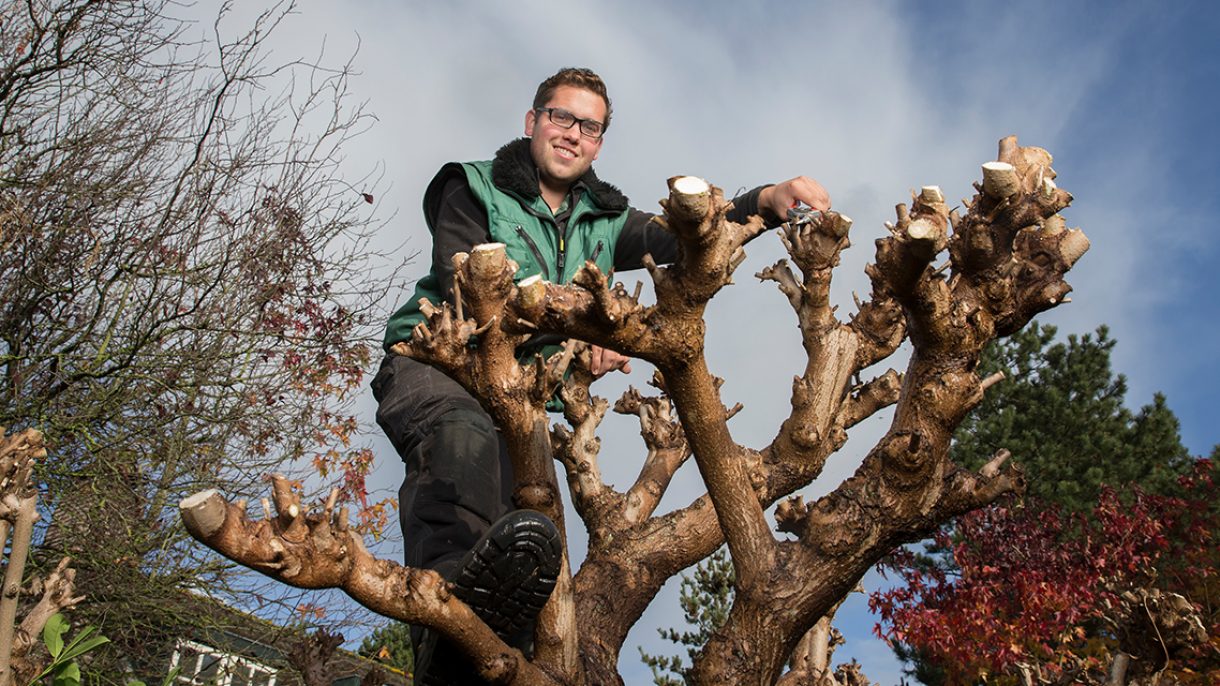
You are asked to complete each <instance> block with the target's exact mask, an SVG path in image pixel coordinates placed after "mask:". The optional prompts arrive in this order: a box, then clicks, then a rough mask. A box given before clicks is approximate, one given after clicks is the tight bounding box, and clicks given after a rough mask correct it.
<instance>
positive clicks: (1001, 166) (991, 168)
mask: <svg viewBox="0 0 1220 686" xmlns="http://www.w3.org/2000/svg"><path fill="white" fill-rule="evenodd" d="M1020 189H1021V183H1020V180H1019V179H1018V178H1017V168H1016V167H1014V166H1012V165H1011V164H1009V163H1007V162H987V163H985V164H984V165H983V193H985V194H987V195H988V196H990V197H992V198H995V199H996V200H1006V199H1007V198H1009V197H1011V196H1013V195H1016V193H1017V191H1019V190H1020Z"/></svg>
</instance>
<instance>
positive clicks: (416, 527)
mask: <svg viewBox="0 0 1220 686" xmlns="http://www.w3.org/2000/svg"><path fill="white" fill-rule="evenodd" d="M611 114H612V111H611V105H610V97H609V96H608V95H607V94H606V86H605V84H604V83H603V82H602V80H601V78H600V77H599V76H598V75H597V74H595V73H593V72H592V71H590V70H588V69H576V68H565V69H561V70H560V71H559V72H558V73H556V74H555V75H554V76H552V77H550V78H548V79H547V80H545V81H543V82H542V84H540V85H539V86H538V90H537V92H536V93H535V95H534V102H533V106H532V107H531V108H530V110H529V111H528V112H526V114H525V135H526V138H522V139H518V140H515V141H513V142H511V143H509V144H507V145H505V146H504V147H503V148H501V149H500V150H499V151H498V152H497V153H496V155H495V158H494V159H492V160H488V161H483V162H468V163H450V164H447V165H445V166H444V167H442V168H441V170H440V171H439V172H438V173H437V175H436V177H435V178H434V179H433V180H432V183H431V184H429V186H428V189H427V191H426V192H425V194H424V217H425V219H426V220H427V222H428V228H429V229H430V230H431V232H432V236H433V245H432V269H431V271H430V272H429V273H428V275H427V276H425V277H424V278H422V279H420V281H419V283H418V284H417V286H416V289H415V293H414V295H413V296H412V297H411V299H410V300H408V301H407V303H406V304H405V305H403V306H402V307H401V308H399V310H398V311H397V312H395V313H394V315H393V317H391V318H390V323H389V326H388V327H387V331H386V337H385V347H386V349H387V350H388V349H389V348H390V346H392V345H394V344H395V343H397V342H399V341H406V340H409V339H410V337H411V332H412V329H413V328H414V327H415V325H416V324H418V323H419V322H421V321H423V319H424V317H423V314H422V313H421V312H420V307H419V302H420V300H421V298H427V299H428V300H429V301H431V302H433V303H439V302H441V301H442V300H445V301H447V302H450V303H452V302H453V263H452V258H453V255H454V254H455V253H458V252H469V251H470V250H471V249H472V248H473V247H474V246H476V245H479V244H481V243H492V242H496V243H504V244H505V246H506V249H507V252H508V256H509V258H511V259H512V260H514V261H515V262H516V263H517V264H518V265H519V267H520V268H519V269H518V271H517V273H516V275H515V278H516V279H517V280H518V281H519V280H521V279H524V278H526V277H529V276H533V275H535V274H539V275H541V276H542V277H543V278H544V279H546V280H547V281H551V282H554V283H568V282H569V281H571V279H572V277H573V276H574V275H575V274H576V272H577V271H578V270H579V269H580V268H581V267H582V266H583V265H584V264H585V262H586V261H592V262H594V263H595V264H597V266H598V268H599V269H601V270H602V272H603V273H607V274H608V273H611V272H612V271H624V270H630V269H639V268H641V267H643V266H644V263H643V259H644V256H645V255H647V254H651V255H652V258H653V259H654V260H655V261H656V262H657V264H665V263H669V262H672V261H673V260H674V259H675V258H676V257H677V243H676V241H675V240H674V239H673V237H672V236H671V235H670V234H668V233H667V232H666V231H665V230H663V229H661V228H660V227H659V226H658V225H657V224H656V223H654V222H652V221H651V220H652V217H653V216H654V215H652V214H650V213H647V212H642V211H640V210H637V209H634V208H632V207H630V206H629V204H628V202H627V198H626V197H624V196H623V194H622V193H620V192H619V190H618V189H617V188H615V187H614V186H612V185H610V184H608V183H605V182H604V181H602V180H600V179H598V178H597V175H596V174H595V173H594V172H593V162H594V160H596V159H597V156H598V153H600V152H601V148H602V145H603V143H604V138H605V133H606V131H607V129H608V128H609V126H610V117H611ZM797 203H805V204H807V205H809V206H811V207H813V208H814V209H818V210H826V209H828V208H829V207H830V197H829V196H828V195H827V194H826V191H825V189H823V188H822V186H821V185H820V184H818V183H817V182H816V181H814V180H812V179H810V178H807V177H804V176H800V177H797V178H794V179H790V180H788V181H785V182H783V183H780V184H777V185H768V186H764V187H760V188H756V189H754V190H752V191H749V192H747V193H745V194H743V195H741V196H738V197H737V198H734V199H733V205H734V209H733V210H732V211H731V212H730V213H729V215H728V218H729V219H730V220H731V221H737V222H744V221H745V220H746V219H747V218H748V217H750V216H751V215H754V214H759V215H762V217H763V219H764V220H765V221H766V222H767V224H768V226H776V225H778V224H779V223H780V221H781V220H782V218H783V217H784V216H785V214H786V211H787V209H788V208H789V207H792V206H794V205H796V204H797ZM547 342H548V341H546V340H536V341H528V342H527V343H526V344H524V345H523V346H522V348H521V349H520V350H519V353H520V354H521V356H522V358H523V359H528V358H529V357H531V356H532V355H533V354H534V353H535V352H537V351H538V350H539V349H540V348H541V346H542V345H544V344H545V343H547ZM551 342H553V341H551ZM592 367H593V369H592V371H593V373H594V374H595V375H597V376H601V375H603V374H605V373H607V372H610V371H615V370H622V371H625V372H629V371H631V367H630V363H629V360H628V358H626V357H624V356H622V355H620V354H618V353H616V352H614V351H612V350H607V349H602V348H597V347H595V348H594V349H593V361H592ZM373 394H374V396H375V397H376V398H377V401H378V403H379V405H378V411H377V422H378V424H380V425H381V427H382V429H383V430H385V432H386V434H387V435H388V436H389V438H390V440H391V442H392V443H393V444H394V447H395V449H396V450H397V451H398V454H399V455H400V456H401V457H402V459H403V461H404V462H405V463H406V478H405V480H404V481H403V485H402V488H401V489H400V490H399V521H400V524H401V525H402V532H403V540H404V546H405V549H406V552H405V557H406V564H408V565H409V566H412V567H421V568H429V569H435V570H437V571H438V572H440V573H441V574H442V575H443V576H445V578H447V579H449V580H450V581H452V582H453V583H454V586H455V591H454V592H455V594H456V595H457V596H458V597H459V598H461V599H462V600H463V601H465V602H466V603H467V604H469V605H470V606H471V607H472V609H474V611H475V612H476V613H478V614H479V616H480V617H482V618H483V619H484V621H486V622H487V623H488V625H489V626H491V628H492V629H494V630H495V631H496V632H497V633H498V634H499V635H500V636H501V637H503V638H505V639H506V640H508V641H509V642H510V643H513V644H514V645H517V646H518V647H520V648H522V649H524V650H527V651H528V650H529V643H530V637H531V636H532V625H533V620H534V618H535V616H536V615H537V612H538V610H540V609H541V608H542V605H543V604H545V602H546V599H547V598H548V597H549V595H550V592H551V590H552V589H553V588H554V585H555V580H556V577H557V575H558V572H559V564H560V554H561V545H560V540H559V533H558V531H557V530H556V528H555V525H554V524H553V523H552V522H551V521H550V520H548V519H547V518H546V517H544V516H543V515H541V514H539V513H537V512H533V511H528V510H516V511H514V510H513V509H512V500H511V492H512V486H513V477H512V464H511V462H510V461H509V459H508V456H507V454H506V452H505V450H504V443H503V440H502V439H501V438H500V436H499V435H498V433H497V431H496V428H495V426H494V425H493V424H492V421H491V418H490V417H489V416H488V415H487V413H486V412H484V411H483V409H482V408H481V407H480V406H479V403H478V401H476V400H475V399H474V398H472V397H471V396H470V395H469V394H468V393H466V391H465V390H464V389H462V388H461V386H459V385H458V384H457V383H456V382H454V381H453V380H452V379H450V378H449V377H447V376H446V375H445V374H443V373H442V372H440V371H438V370H435V369H433V368H431V367H429V366H427V365H424V364H421V363H419V362H415V361H414V360H411V359H409V358H406V357H399V356H395V355H389V356H388V357H387V358H386V360H385V362H383V363H382V366H381V369H380V371H379V372H378V374H377V376H376V378H374V380H373ZM412 636H413V640H414V641H415V642H416V673H415V678H416V680H417V683H420V684H424V685H425V686H427V685H431V684H478V683H480V682H479V681H478V680H477V678H476V677H475V675H474V674H473V672H471V671H469V670H468V668H466V667H464V665H463V664H462V663H463V662H464V661H463V660H461V659H460V656H458V655H457V654H456V653H455V652H454V651H452V650H449V647H448V646H447V645H445V644H444V643H441V644H440V645H437V643H436V639H435V635H432V634H430V633H429V632H422V631H420V632H413V634H412Z"/></svg>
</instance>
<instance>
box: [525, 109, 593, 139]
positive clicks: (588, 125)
mask: <svg viewBox="0 0 1220 686" xmlns="http://www.w3.org/2000/svg"><path fill="white" fill-rule="evenodd" d="M534 111H535V112H546V116H547V118H548V119H550V120H551V123H552V124H554V125H555V126H558V127H559V128H561V129H570V128H572V125H573V124H580V133H581V135H582V136H585V137H586V138H592V139H593V140H597V139H599V138H601V137H602V134H604V133H606V125H605V124H603V123H601V122H599V121H597V120H596V119H581V118H580V117H578V116H576V115H575V114H572V113H571V112H569V111H567V110H565V109H560V108H558V107H535V108H534Z"/></svg>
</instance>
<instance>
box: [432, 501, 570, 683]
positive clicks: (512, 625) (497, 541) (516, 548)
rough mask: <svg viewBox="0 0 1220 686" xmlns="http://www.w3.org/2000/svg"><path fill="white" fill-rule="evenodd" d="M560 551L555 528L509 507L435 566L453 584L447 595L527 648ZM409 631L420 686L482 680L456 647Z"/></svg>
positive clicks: (502, 635)
mask: <svg viewBox="0 0 1220 686" xmlns="http://www.w3.org/2000/svg"><path fill="white" fill-rule="evenodd" d="M562 555H563V548H562V544H561V542H560V540H559V530H558V529H556V528H555V524H554V523H552V522H551V520H550V519H548V518H547V517H546V516H545V515H543V514H541V513H539V512H535V511H533V510H517V511H515V512H510V513H508V514H507V515H504V516H503V517H502V518H500V519H499V520H498V521H497V522H496V523H495V524H492V525H491V528H490V529H488V531H487V533H486V534H484V535H483V537H482V538H480V539H479V541H478V542H477V543H475V545H474V548H473V549H471V550H470V552H468V553H466V555H465V556H464V557H463V558H462V559H461V560H460V561H459V562H456V563H452V562H450V563H448V564H446V563H444V562H442V563H440V564H438V565H436V567H437V571H438V572H440V573H441V575H442V576H444V577H445V578H446V579H448V580H449V581H451V582H452V583H453V594H454V595H455V596H457V597H458V598H459V599H460V600H462V602H464V603H466V604H467V605H469V606H470V608H471V609H472V610H474V612H475V614H477V615H478V616H479V617H480V618H481V619H482V620H483V621H484V622H486V623H487V625H488V626H489V627H491V629H492V630H493V631H495V632H496V634H497V635H498V636H499V637H500V638H502V639H504V640H505V641H507V642H510V645H514V647H517V648H520V649H522V650H523V651H526V652H528V649H529V645H528V643H529V640H530V639H531V638H532V634H533V632H532V631H530V629H531V628H532V627H533V624H534V619H535V618H536V617H537V616H538V612H539V611H541V610H542V606H543V605H545V604H546V601H547V598H549V597H550V596H551V591H552V590H554V589H555V580H556V579H557V578H558V576H559V565H560V560H561V557H562ZM418 634H419V635H418V637H417V636H416V632H415V631H413V632H412V639H413V643H414V644H415V683H416V684H420V686H467V685H470V686H475V685H478V684H482V683H483V681H482V680H480V679H479V678H478V676H477V675H476V674H475V671H474V669H473V667H472V665H470V662H469V660H468V659H467V658H466V656H465V655H463V654H462V653H461V651H459V650H457V648H455V647H454V646H452V645H450V644H449V643H447V642H446V641H444V639H441V638H440V637H439V636H438V635H437V634H436V632H434V631H431V630H428V629H423V630H422V631H420V632H418Z"/></svg>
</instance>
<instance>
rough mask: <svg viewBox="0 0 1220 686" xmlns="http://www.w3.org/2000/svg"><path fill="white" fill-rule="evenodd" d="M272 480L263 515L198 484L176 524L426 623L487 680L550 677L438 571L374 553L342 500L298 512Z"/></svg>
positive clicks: (239, 554)
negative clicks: (254, 515)
mask: <svg viewBox="0 0 1220 686" xmlns="http://www.w3.org/2000/svg"><path fill="white" fill-rule="evenodd" d="M273 485H274V494H273V499H274V505H275V512H274V513H273V514H272V516H271V517H269V518H266V519H262V520H258V521H251V520H250V519H248V518H247V516H246V512H245V510H244V509H243V508H241V507H238V506H237V505H234V504H233V503H229V502H227V501H226V500H225V499H224V498H223V497H221V496H220V494H218V493H216V492H215V491H204V492H202V493H198V494H195V495H193V496H191V497H189V498H187V499H185V500H183V501H182V503H181V504H180V510H181V514H182V521H183V524H185V525H186V528H187V531H189V532H190V534H191V535H192V536H194V537H195V538H196V539H197V540H198V541H200V542H201V543H203V544H205V545H207V546H208V547H210V548H212V549H213V550H215V551H217V552H218V553H220V554H222V555H224V556H225V557H227V558H229V559H230V560H233V561H234V562H237V563H239V564H242V565H245V566H247V567H249V568H251V569H253V570H255V571H258V572H261V573H263V574H266V575H267V576H270V577H272V578H274V579H277V580H279V581H282V582H284V583H286V584H289V585H291V586H295V587H297V588H338V589H342V590H343V591H344V592H345V593H347V594H348V595H349V596H350V597H351V598H352V599H353V600H355V601H356V602H359V603H360V604H362V605H364V606H365V607H367V608H369V609H370V610H373V611H374V612H376V613H378V614H381V615H384V616H386V617H393V618H395V619H397V620H399V621H402V622H409V623H420V624H426V625H428V626H430V627H432V628H434V629H435V630H437V631H439V632H441V633H442V634H443V635H444V636H445V637H446V638H447V639H448V640H450V641H452V642H453V643H454V644H456V645H459V646H461V648H462V649H463V650H464V651H465V652H466V654H467V656H468V657H469V658H470V659H471V661H472V663H473V664H474V665H475V667H476V670H477V671H478V672H479V674H480V675H481V676H482V677H483V678H484V679H486V680H487V681H488V682H490V683H497V684H511V685H513V686H525V685H526V684H554V683H555V682H554V681H553V680H551V678H550V677H548V676H547V675H546V674H545V673H544V672H542V671H540V670H539V669H538V668H537V667H535V666H534V665H532V664H530V663H529V662H528V661H527V660H526V659H525V658H524V656H522V655H521V653H520V651H518V650H516V649H514V648H510V647H509V646H507V645H505V643H504V642H503V641H502V640H500V638H499V637H497V636H496V634H495V633H494V632H493V631H492V630H491V629H490V628H488V627H487V625H486V624H484V623H483V621H482V620H480V619H479V618H478V616H477V615H475V614H474V612H473V611H472V610H471V609H470V608H469V607H468V606H466V604H465V603H463V602H462V601H460V600H458V599H457V598H456V597H455V596H453V594H452V592H451V587H450V585H449V584H448V583H447V582H446V581H445V580H444V579H442V578H441V576H440V575H439V574H437V573H436V572H434V571H431V570H420V569H412V568H409V567H403V566H401V565H398V564H396V563H394V562H390V561H388V560H380V559H377V558H374V557H373V556H372V555H371V554H370V553H369V552H368V550H367V549H366V548H365V547H364V543H363V541H362V540H361V539H360V536H359V535H358V534H357V533H356V532H354V531H352V530H351V529H349V528H348V526H347V520H346V515H347V511H346V508H343V509H340V510H339V511H337V512H336V511H335V510H334V509H333V502H331V503H328V504H327V506H326V507H325V508H324V509H323V511H322V512H320V513H313V512H306V511H304V510H303V509H302V508H301V504H300V500H299V497H298V496H297V495H296V494H295V492H294V491H293V490H292V489H291V487H290V484H288V483H287V480H286V479H284V478H283V477H280V476H276V477H274V478H273ZM332 501H333V499H332Z"/></svg>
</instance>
